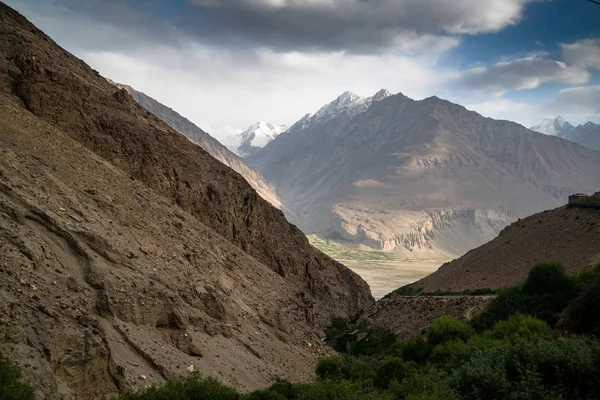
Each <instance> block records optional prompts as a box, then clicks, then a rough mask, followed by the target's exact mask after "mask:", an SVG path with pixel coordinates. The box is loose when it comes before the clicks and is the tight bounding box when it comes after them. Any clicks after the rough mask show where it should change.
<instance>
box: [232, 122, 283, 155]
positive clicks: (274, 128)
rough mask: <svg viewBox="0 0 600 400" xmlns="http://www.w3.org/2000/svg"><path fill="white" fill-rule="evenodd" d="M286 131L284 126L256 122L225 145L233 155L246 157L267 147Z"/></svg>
mask: <svg viewBox="0 0 600 400" xmlns="http://www.w3.org/2000/svg"><path fill="white" fill-rule="evenodd" d="M286 129H287V126H285V125H276V124H272V123H270V122H267V121H258V122H257V123H255V124H253V125H252V126H250V127H249V128H248V129H246V130H245V131H244V132H242V133H238V134H236V135H233V136H231V137H230V138H229V140H227V142H226V145H227V147H229V149H230V150H231V151H233V152H234V153H236V154H238V155H240V156H242V157H246V156H249V155H251V154H252V153H254V152H256V151H258V149H261V148H263V147H265V146H266V145H267V143H269V142H270V141H271V140H273V139H275V138H276V137H277V136H279V134H280V133H282V132H284V131H285V130H286Z"/></svg>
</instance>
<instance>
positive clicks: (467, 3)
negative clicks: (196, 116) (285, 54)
mask: <svg viewBox="0 0 600 400" xmlns="http://www.w3.org/2000/svg"><path fill="white" fill-rule="evenodd" d="M528 1H529V0H492V1H485V2H482V1H480V0H455V1H439V0H191V2H192V3H193V4H194V5H195V7H196V8H197V12H196V13H193V14H192V15H189V16H188V17H187V18H186V19H185V24H184V26H185V29H186V31H187V32H189V33H191V34H192V35H198V36H201V37H212V38H213V39H215V40H222V39H224V38H226V39H228V40H231V41H236V42H239V43H244V42H249V43H254V44H257V45H264V46H268V47H272V48H275V49H278V50H289V49H304V50H305V49H317V50H348V51H352V52H376V51H378V50H381V49H384V48H392V49H394V48H400V49H407V48H408V49H411V48H413V47H414V46H412V45H411V44H410V43H408V44H407V42H414V41H418V40H420V39H421V38H422V37H423V36H426V35H429V36H431V35H441V36H444V35H456V34H465V33H468V34H475V33H481V32H492V31H497V30H500V29H502V28H504V27H506V26H507V25H510V24H514V23H517V22H518V21H519V19H520V18H521V16H522V11H523V8H524V5H525V4H526V3H527V2H528ZM416 47H417V48H418V49H420V47H419V46H418V45H417V46H416Z"/></svg>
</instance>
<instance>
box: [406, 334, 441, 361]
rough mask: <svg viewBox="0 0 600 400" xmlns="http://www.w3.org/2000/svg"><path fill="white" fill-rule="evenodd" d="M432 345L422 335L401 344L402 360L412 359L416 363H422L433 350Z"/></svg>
mask: <svg viewBox="0 0 600 400" xmlns="http://www.w3.org/2000/svg"><path fill="white" fill-rule="evenodd" d="M433 347H434V346H432V345H431V344H430V343H428V342H427V340H426V339H425V337H424V336H419V337H416V338H414V339H411V340H409V341H407V342H404V343H403V344H402V354H403V358H404V361H412V362H415V363H417V364H424V363H425V362H426V361H427V360H428V359H429V357H430V356H431V352H432V351H433Z"/></svg>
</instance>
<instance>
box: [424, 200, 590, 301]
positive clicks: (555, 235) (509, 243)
mask: <svg viewBox="0 0 600 400" xmlns="http://www.w3.org/2000/svg"><path fill="white" fill-rule="evenodd" d="M540 262H560V263H562V264H563V265H564V266H565V267H566V268H567V270H568V271H569V272H571V273H574V272H577V271H580V270H582V269H583V268H585V267H588V266H590V265H595V264H599V263H600V210H594V209H587V208H567V207H566V206H565V207H560V208H556V209H554V210H549V211H544V212H541V213H538V214H535V215H532V216H531V217H528V218H524V219H522V220H519V221H517V222H515V223H513V224H511V225H510V226H508V227H507V228H505V229H504V230H503V231H502V232H500V235H499V236H498V237H497V238H495V239H494V240H492V241H490V242H488V243H486V244H484V245H483V246H480V247H478V248H476V249H474V250H471V251H469V252H468V253H467V254H465V255H464V256H462V257H460V258H458V259H456V260H454V261H452V262H449V263H446V264H444V265H442V266H441V267H440V269H439V270H437V271H436V272H434V273H433V274H431V275H429V276H427V277H425V278H423V279H421V280H420V281H418V282H416V283H414V284H413V285H414V287H417V288H424V289H425V291H428V292H431V291H436V290H441V291H462V290H466V289H471V290H472V289H481V288H492V289H493V288H500V287H505V286H509V285H512V284H515V283H518V282H520V281H522V280H523V279H525V277H526V276H527V273H528V272H529V270H530V269H531V268H532V267H533V266H534V265H535V264H537V263H540Z"/></svg>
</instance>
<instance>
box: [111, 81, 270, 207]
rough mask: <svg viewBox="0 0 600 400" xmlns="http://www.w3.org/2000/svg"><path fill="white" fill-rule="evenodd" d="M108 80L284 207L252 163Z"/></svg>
mask: <svg viewBox="0 0 600 400" xmlns="http://www.w3.org/2000/svg"><path fill="white" fill-rule="evenodd" d="M108 81H109V82H110V83H112V84H113V85H115V86H116V87H118V88H120V89H125V90H126V91H127V92H128V93H129V95H130V96H132V98H133V99H134V100H135V101H136V102H137V103H139V104H140V105H141V106H142V107H144V108H145V109H146V110H148V111H149V112H151V113H153V114H154V115H156V116H157V117H159V118H160V119H161V120H163V121H164V122H165V123H166V124H167V125H169V126H170V127H172V128H173V129H175V130H176V131H177V132H179V133H181V134H182V135H184V136H185V137H187V138H188V139H189V140H191V141H192V142H194V143H196V144H197V145H198V146H200V147H202V148H203V149H204V150H206V151H207V152H208V153H209V154H210V155H211V156H213V157H215V158H216V159H217V160H219V161H220V162H222V163H223V164H225V165H227V166H228V167H230V168H232V169H233V170H234V171H236V172H237V173H239V174H240V175H242V176H243V177H244V179H246V181H247V182H248V183H249V184H250V185H251V186H252V187H253V188H254V189H255V190H256V191H257V192H258V194H259V195H260V196H261V197H262V198H263V199H265V200H267V201H268V202H269V203H271V204H272V205H273V206H275V207H277V208H281V200H280V199H279V197H278V196H277V192H276V190H275V188H274V187H273V186H272V185H271V184H270V183H269V182H267V181H266V179H265V178H264V177H263V176H262V175H260V174H259V173H257V172H256V171H254V170H253V169H252V168H250V166H249V165H247V164H246V163H245V162H244V161H243V160H242V159H240V158H239V157H238V156H236V155H235V154H233V153H232V152H231V151H230V150H229V149H227V147H225V146H224V145H222V144H221V143H220V142H219V141H218V140H217V139H215V138H213V137H212V136H210V135H209V134H208V133H206V132H204V131H203V130H202V129H200V128H199V127H198V126H196V125H195V124H194V123H192V122H191V121H189V120H188V119H187V118H185V117H183V116H182V115H180V114H179V113H177V112H176V111H175V110H173V109H171V108H170V107H167V106H165V105H163V104H161V103H160V102H159V101H157V100H155V99H153V98H152V97H150V96H148V95H146V94H145V93H143V92H140V91H138V90H135V89H134V88H133V87H131V86H129V85H125V84H121V83H117V82H113V81H111V80H110V79H109V80H108Z"/></svg>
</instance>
